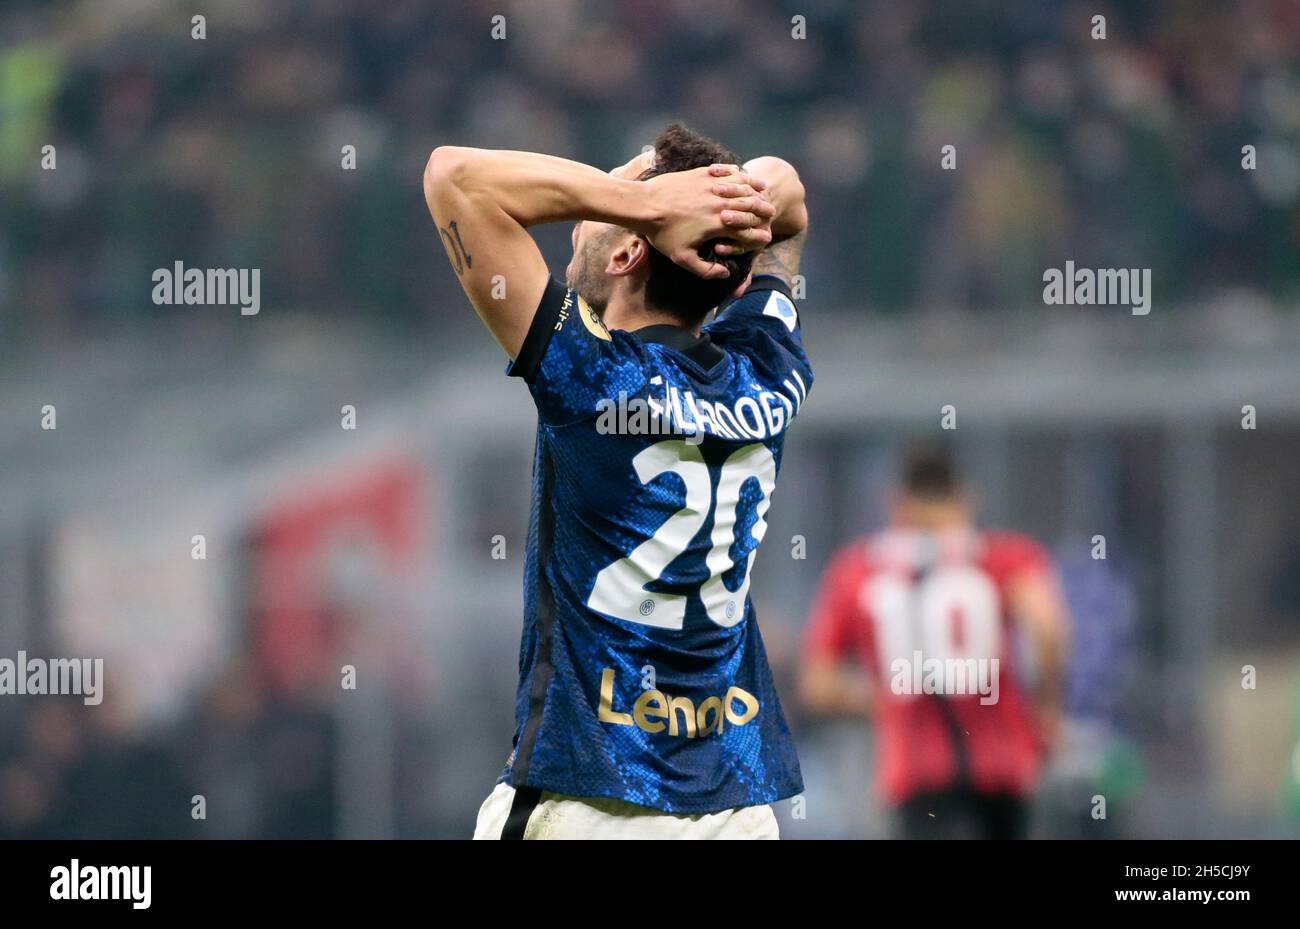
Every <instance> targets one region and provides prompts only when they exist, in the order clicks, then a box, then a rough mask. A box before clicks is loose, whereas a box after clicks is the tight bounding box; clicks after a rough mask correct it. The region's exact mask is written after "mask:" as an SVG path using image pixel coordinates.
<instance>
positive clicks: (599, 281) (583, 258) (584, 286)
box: [566, 239, 610, 316]
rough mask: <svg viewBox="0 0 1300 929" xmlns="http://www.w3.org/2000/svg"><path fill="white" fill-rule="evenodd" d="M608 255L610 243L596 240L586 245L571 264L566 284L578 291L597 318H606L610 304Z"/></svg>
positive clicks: (575, 255)
mask: <svg viewBox="0 0 1300 929" xmlns="http://www.w3.org/2000/svg"><path fill="white" fill-rule="evenodd" d="M608 253H609V242H607V241H605V242H602V241H601V240H599V239H596V240H593V241H591V242H587V243H584V245H583V247H582V248H581V250H579V251H578V252H577V253H576V254H574V256H573V261H572V262H570V264H569V273H568V278H569V279H568V281H567V282H566V283H568V285H569V289H570V290H576V291H577V292H578V296H580V297H582V299H583V300H585V301H586V302H587V306H589V307H591V309H592V312H594V313H595V314H596V315H597V316H604V315H605V307H606V306H607V305H608V304H609V292H610V281H609V275H607V274H606V273H605V266H606V265H607V264H608V263H609V254H608Z"/></svg>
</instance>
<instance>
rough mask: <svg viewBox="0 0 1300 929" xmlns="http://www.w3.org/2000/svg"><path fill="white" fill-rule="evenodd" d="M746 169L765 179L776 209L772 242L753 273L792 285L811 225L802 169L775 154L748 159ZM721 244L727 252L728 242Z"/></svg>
mask: <svg viewBox="0 0 1300 929" xmlns="http://www.w3.org/2000/svg"><path fill="white" fill-rule="evenodd" d="M744 171H745V173H746V174H748V175H749V177H750V178H751V179H756V180H758V181H761V182H762V183H763V185H764V191H763V195H764V196H765V197H767V199H768V200H769V201H771V203H772V206H773V208H774V209H775V210H776V215H775V216H774V217H773V218H772V242H771V244H770V245H768V246H767V248H765V249H763V251H762V253H761V254H759V256H758V257H757V258H755V259H754V274H755V275H759V274H772V275H775V276H776V277H779V278H781V280H783V281H785V282H786V284H790V285H792V284H793V279H794V276H795V275H796V274H798V273H799V259H800V256H801V255H802V254H803V245H804V240H805V239H806V238H807V229H808V206H807V204H806V203H805V201H804V187H803V182H802V181H801V180H800V179H799V172H798V171H796V170H795V168H794V165H792V164H790V162H788V161H786V160H785V159H783V158H777V157H775V156H773V155H764V156H762V157H760V158H754V159H752V160H750V161H747V162H745V164H744ZM719 248H720V249H722V251H721V252H720V253H721V254H725V253H726V251H725V246H720V247H719Z"/></svg>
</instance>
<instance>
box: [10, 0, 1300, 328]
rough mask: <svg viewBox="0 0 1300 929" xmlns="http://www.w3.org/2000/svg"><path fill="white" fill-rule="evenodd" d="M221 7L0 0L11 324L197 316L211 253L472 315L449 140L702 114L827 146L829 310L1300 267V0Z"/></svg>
mask: <svg viewBox="0 0 1300 929" xmlns="http://www.w3.org/2000/svg"><path fill="white" fill-rule="evenodd" d="M198 11H199V8H197V7H194V8H192V5H190V4H182V3H176V2H169V0H154V2H143V3H142V2H124V0H9V2H7V3H5V4H4V7H3V9H0V115H2V117H3V118H0V325H3V327H4V329H5V331H6V333H8V334H10V339H8V340H7V341H8V342H9V344H10V346H13V345H15V344H16V345H19V346H22V345H31V344H38V343H43V342H56V343H57V342H59V341H63V340H75V339H79V338H82V337H85V336H93V335H95V334H99V333H104V332H109V331H117V330H119V329H120V327H123V326H130V325H133V324H138V323H139V322H140V321H142V320H149V319H154V318H156V317H157V316H158V315H160V314H163V313H176V312H178V311H177V310H175V309H174V308H161V307H156V306H154V305H153V304H152V303H151V301H150V293H151V289H152V283H151V281H150V275H151V273H152V271H153V269H155V268H158V267H170V266H171V265H172V263H173V262H175V261H177V260H180V261H184V262H185V263H186V264H187V265H191V266H200V267H257V268H261V269H262V280H263V287H264V293H263V306H264V307H265V308H266V310H264V312H271V313H276V312H286V311H297V312H308V313H311V314H313V315H315V314H322V315H327V314H337V315H339V316H342V317H364V318H366V319H372V320H373V319H379V320H382V321H386V322H390V323H392V324H394V325H397V326H414V327H428V326H430V325H431V324H432V323H433V322H435V321H437V322H438V323H439V325H441V324H442V320H441V319H440V317H441V316H443V315H446V314H443V313H442V310H443V307H442V305H441V303H440V302H439V300H438V294H439V293H445V292H446V288H447V287H448V286H449V285H450V284H451V282H452V280H451V277H450V272H449V271H447V270H446V268H445V267H444V265H445V262H444V261H443V260H442V256H441V253H440V250H439V248H438V244H437V239H436V237H435V236H434V235H433V234H432V227H431V226H430V224H429V221H428V217H427V215H425V211H424V206H423V203H422V200H421V196H420V188H419V177H420V171H421V168H422V165H423V162H424V159H425V158H426V157H427V154H428V152H429V151H430V149H431V148H432V147H433V146H435V145H437V144H443V143H456V144H470V145H479V146H490V147H512V148H526V149H532V150H541V151H546V152H552V153H556V154H560V155H565V156H569V157H573V158H578V159H580V160H584V161H588V162H591V163H595V164H598V165H602V166H605V165H607V166H613V165H615V164H617V163H620V162H622V161H624V160H626V158H627V157H628V156H629V154H630V153H632V152H635V151H636V150H637V149H638V148H639V146H640V145H642V144H644V143H645V142H647V141H649V140H650V139H651V138H652V137H653V135H654V133H655V132H656V130H657V129H658V128H659V127H661V126H662V125H663V124H664V123H666V122H668V121H670V120H674V119H681V120H683V121H685V122H687V123H688V124H690V125H692V126H694V127H696V128H698V129H700V130H702V131H706V132H708V133H710V134H712V135H714V136H716V137H718V138H720V139H722V140H724V141H726V142H727V143H728V144H730V145H731V146H732V147H733V148H735V149H737V150H738V151H739V152H740V153H741V154H742V155H746V156H748V155H754V154H759V153H761V152H767V151H772V152H776V153H780V154H782V155H785V156H788V157H789V158H790V159H791V160H793V161H794V162H796V163H797V164H798V165H799V166H800V167H801V168H802V170H803V173H804V176H805V178H806V180H807V182H808V186H809V188H810V202H811V203H812V204H813V205H814V216H815V219H814V227H813V229H812V233H811V234H812V235H813V236H814V237H815V241H816V247H815V248H813V249H810V252H809V253H808V257H807V261H806V264H807V267H806V269H805V270H806V273H807V275H808V280H809V296H810V297H811V298H814V299H816V300H817V302H818V305H820V306H822V307H825V308H826V309H827V311H828V312H829V311H832V310H834V309H838V310H840V311H841V312H845V313H860V312H864V311H871V312H885V313H890V312H908V311H913V310H915V309H917V308H920V309H925V308H928V307H943V308H953V309H957V310H966V311H972V312H985V311H989V310H996V309H1015V308H1018V307H1024V306H1029V305H1032V304H1035V303H1038V302H1039V301H1040V300H1041V290H1042V272H1043V270H1044V269H1045V268H1047V267H1059V266H1061V264H1062V263H1063V262H1064V261H1065V260H1066V259H1073V260H1074V261H1075V262H1076V264H1077V265H1079V266H1082V267H1125V268H1127V267H1146V268H1151V269H1152V270H1153V277H1154V280H1155V287H1156V288H1158V298H1159V299H1160V300H1162V301H1175V300H1205V299H1213V298H1214V296H1215V295H1216V294H1227V293H1230V294H1236V295H1238V297H1240V296H1241V295H1242V294H1248V295H1251V296H1252V297H1253V298H1256V299H1267V300H1270V301H1273V302H1277V303H1283V304H1285V303H1286V302H1288V301H1289V300H1290V299H1291V298H1293V297H1294V293H1295V289H1296V285H1297V283H1300V262H1297V260H1296V249H1297V245H1298V244H1300V243H1298V242H1297V239H1298V238H1300V213H1298V212H1297V209H1296V196H1297V191H1298V190H1300V155H1298V152H1300V68H1297V59H1298V58H1300V55H1298V52H1300V5H1297V4H1296V3H1294V2H1291V0H1241V2H1227V0H1219V2H1215V0H1191V2H1189V0H1150V2H1139V0H1133V2H1125V3H1122V4H1119V3H1093V4H1083V3H1078V2H1066V0H998V2H992V0H970V2H960V3H958V2H945V0H911V2H907V3H899V2H894V0H874V2H856V0H710V2H708V3H702V2H699V0H625V2H620V3H609V2H595V0H545V2H513V0H509V2H508V0H490V2H487V0H464V2H454V3H453V2H429V0H385V2H383V3H366V2H362V0H313V2H302V0H214V2H212V3H207V4H203V5H202V8H201V12H202V13H203V15H204V16H205V22H204V23H203V24H202V25H203V28H204V30H205V36H206V37H205V38H203V39H196V38H194V37H193V35H194V33H195V31H196V28H197V27H196V26H195V25H194V23H193V22H192V19H191V17H192V16H193V15H194V14H195V13H196V12H198ZM498 15H500V16H503V17H504V19H503V20H495V21H494V17H496V16H498ZM1097 15H1101V16H1104V17H1105V22H1104V26H1102V25H1101V24H1099V23H1098V22H1097V21H1095V20H1094V17H1095V16H1097ZM1102 28H1104V34H1105V38H1104V39H1103V38H1097V37H1094V36H1097V35H1099V34H1100V33H1099V30H1100V29H1102ZM799 36H803V37H799ZM46 145H53V146H54V147H55V149H54V152H55V158H56V162H55V163H56V168H55V169H54V170H42V167H41V160H42V150H43V146H46ZM348 145H351V146H355V152H356V167H355V170H346V169H345V168H344V167H343V161H344V155H343V147H344V146H348ZM946 145H952V146H954V147H955V149H954V151H955V158H956V167H955V170H945V169H944V167H943V166H942V164H941V153H942V149H943V147H944V146H946ZM1245 145H1252V146H1254V147H1255V158H1256V163H1257V167H1256V169H1255V170H1247V169H1244V168H1243V158H1244V157H1245V156H1244V155H1243V146H1245ZM566 241H567V234H566V233H565V232H564V231H563V230H561V231H560V233H559V234H558V235H553V236H551V237H549V238H547V239H546V246H547V249H548V252H549V254H550V255H551V257H552V258H553V259H555V260H557V261H558V260H559V259H560V258H562V257H563V256H564V249H565V244H566ZM454 315H455V317H456V320H455V322H454V324H453V328H458V327H461V326H465V327H468V326H469V325H471V324H472V320H470V319H468V318H466V317H468V316H469V314H459V313H458V314H454Z"/></svg>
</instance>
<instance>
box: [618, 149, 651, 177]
mask: <svg viewBox="0 0 1300 929" xmlns="http://www.w3.org/2000/svg"><path fill="white" fill-rule="evenodd" d="M654 166H655V151H654V149H653V148H651V149H647V150H646V151H644V152H641V153H640V154H639V155H635V156H634V157H633V158H632V159H631V160H630V161H628V162H627V163H626V164H621V165H619V166H618V167H617V168H615V169H614V170H612V171H610V172H609V173H610V175H611V176H613V177H616V178H619V179H620V180H624V181H636V180H640V179H641V175H642V174H644V173H645V172H646V171H649V170H650V169H651V168H653V167H654Z"/></svg>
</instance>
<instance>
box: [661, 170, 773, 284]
mask: <svg viewBox="0 0 1300 929" xmlns="http://www.w3.org/2000/svg"><path fill="white" fill-rule="evenodd" d="M754 180H755V179H751V178H750V177H748V176H747V175H746V174H745V172H744V171H742V170H741V169H740V168H739V167H737V166H736V165H713V166H710V167H705V168H695V169H693V170H691V171H679V172H675V173H672V174H661V175H659V176H658V177H654V178H651V179H650V180H649V181H647V182H646V184H647V185H648V186H650V187H651V190H652V193H651V196H652V197H653V198H655V201H656V205H657V207H658V209H657V214H658V219H657V221H656V222H655V223H654V227H653V229H652V230H651V231H650V232H649V233H648V234H647V238H648V239H649V240H650V244H651V245H653V246H654V247H655V248H656V249H658V250H659V251H661V252H663V253H664V254H665V255H667V256H668V257H669V258H670V259H672V260H673V261H674V262H676V263H677V264H679V265H681V266H682V267H684V268H686V269H687V270H688V271H691V272H692V273H694V274H697V275H699V276H700V277H704V278H720V277H726V276H727V274H728V273H729V272H728V270H727V268H726V267H725V266H724V265H721V264H719V263H717V262H713V261H709V260H707V259H705V258H701V257H700V254H699V253H700V250H701V248H703V247H704V246H705V245H708V244H710V243H713V248H714V251H715V254H718V255H734V254H742V253H744V252H751V251H756V250H758V249H761V248H763V247H764V246H766V245H767V244H768V243H769V242H771V241H772V217H773V216H775V215H776V211H775V209H774V208H773V206H772V204H771V203H770V202H768V200H767V199H766V198H765V197H764V196H763V186H762V182H761V181H760V182H758V186H757V187H756V186H755V185H754ZM718 240H723V241H721V242H719V241H718Z"/></svg>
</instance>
